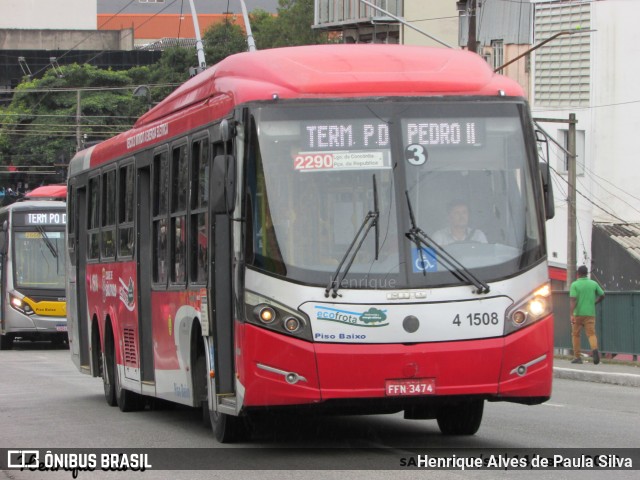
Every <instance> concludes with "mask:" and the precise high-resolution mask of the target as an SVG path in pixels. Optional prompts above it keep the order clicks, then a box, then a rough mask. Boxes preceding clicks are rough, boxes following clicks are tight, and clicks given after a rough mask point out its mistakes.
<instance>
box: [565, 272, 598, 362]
mask: <svg viewBox="0 0 640 480" xmlns="http://www.w3.org/2000/svg"><path fill="white" fill-rule="evenodd" d="M588 274H589V270H588V269H587V267H586V266H584V265H582V266H580V268H578V278H577V279H576V280H575V281H574V282H573V283H571V287H570V288H569V299H570V304H571V340H572V343H573V356H574V357H575V358H574V359H573V361H572V362H571V363H582V357H581V355H580V331H581V330H582V328H583V327H584V330H585V333H586V334H587V337H588V339H589V346H590V347H591V350H592V354H593V363H594V364H595V365H597V364H598V363H600V352H599V351H598V338H597V337H596V328H595V325H596V303H598V302H600V301H601V300H602V299H603V298H604V291H603V290H602V287H601V286H600V285H599V284H598V282H595V281H593V280H591V279H590V278H588V277H587V275H588Z"/></svg>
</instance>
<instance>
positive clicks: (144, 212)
mask: <svg viewBox="0 0 640 480" xmlns="http://www.w3.org/2000/svg"><path fill="white" fill-rule="evenodd" d="M137 216H138V218H137V220H136V224H137V225H138V235H137V245H136V258H137V262H138V268H137V270H138V336H139V348H140V370H141V371H140V380H141V381H142V382H148V383H154V382H155V370H154V362H153V330H152V322H151V277H152V272H151V265H152V252H151V251H152V249H151V232H150V229H151V220H150V219H151V171H150V168H149V167H148V166H147V167H143V168H139V169H138V209H137Z"/></svg>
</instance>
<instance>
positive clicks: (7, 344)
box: [0, 333, 13, 350]
mask: <svg viewBox="0 0 640 480" xmlns="http://www.w3.org/2000/svg"><path fill="white" fill-rule="evenodd" d="M12 348H13V335H11V334H10V333H7V334H5V335H0V350H11V349H12Z"/></svg>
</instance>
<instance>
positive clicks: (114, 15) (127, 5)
mask: <svg viewBox="0 0 640 480" xmlns="http://www.w3.org/2000/svg"><path fill="white" fill-rule="evenodd" d="M135 1H136V0H131V1H130V2H129V3H127V4H126V5H125V6H124V7H122V8H121V9H120V10H118V11H117V12H116V13H114V14H113V15H111V17H109V18H108V19H107V21H106V22H104V23H103V24H102V25H99V26H98V30H95V31H94V32H91V33H90V34H88V35H87V36H86V37H84V38H83V39H82V40H80V41H79V42H78V43H76V44H75V45H74V46H73V47H71V48H70V49H69V50H67V51H66V52H65V53H63V54H62V55H60V56H59V57H58V60H60V59H61V58H64V57H66V56H67V55H68V54H69V53H70V52H72V51H74V50H75V49H76V48H77V47H79V46H80V45H82V44H83V43H84V42H86V41H87V40H89V38H91V37H92V36H93V35H95V34H96V33H97V32H98V31H100V28H101V27H103V26H105V25H106V24H107V23H109V22H110V21H111V20H112V19H113V18H115V17H116V16H117V15H119V14H120V12H122V11H123V10H124V9H125V8H128V7H129V5H131V4H132V3H134V2H135ZM48 67H49V65H47V66H45V67H42V68H41V69H40V70H38V71H37V72H36V73H34V74H33V76H34V77H35V76H36V75H37V74H39V73H40V72H42V71H43V70H46V69H47V68H48Z"/></svg>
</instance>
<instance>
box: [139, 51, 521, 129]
mask: <svg viewBox="0 0 640 480" xmlns="http://www.w3.org/2000/svg"><path fill="white" fill-rule="evenodd" d="M500 91H502V92H504V94H505V95H509V96H523V94H524V92H523V90H522V87H521V86H520V85H519V84H518V83H517V82H515V81H513V80H511V79H509V78H507V77H504V76H502V75H498V74H495V73H493V70H492V69H491V68H490V67H489V65H488V64H487V62H486V61H485V60H484V59H482V57H480V56H479V55H477V54H475V53H471V52H468V51H465V50H455V49H448V48H438V47H418V46H408V45H382V44H352V45H347V44H341V45H312V46H303V47H286V48H274V49H269V50H259V51H255V52H245V53H239V54H236V55H231V56H229V57H227V58H226V59H224V60H222V61H221V62H220V63H218V64H216V65H214V66H213V67H211V68H209V69H208V70H206V71H204V72H202V73H200V74H199V75H197V76H196V77H194V78H192V79H191V80H189V81H188V82H186V83H185V84H183V85H182V86H181V87H179V88H178V89H176V90H175V91H174V92H173V93H172V94H171V95H169V96H168V97H167V98H166V99H165V100H164V101H162V102H161V103H160V104H158V106H156V107H155V108H153V109H152V110H150V111H149V112H147V113H146V114H145V115H143V116H141V117H140V118H139V119H138V121H137V122H136V124H135V127H141V126H144V125H146V124H148V123H151V122H153V121H155V120H158V119H160V118H162V117H164V116H166V115H169V114H171V113H173V112H175V111H177V110H180V109H182V108H186V107H188V106H189V105H193V104H194V103H197V102H200V101H203V100H205V99H207V98H210V97H212V96H215V95H220V94H227V95H230V96H231V97H232V98H233V100H234V101H233V103H235V104H236V105H237V104H240V103H244V102H248V101H252V100H270V99H272V98H273V96H274V94H277V96H278V97H279V98H317V97H351V96H361V97H362V96H380V95H392V96H423V95H498V94H499V92H500Z"/></svg>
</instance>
